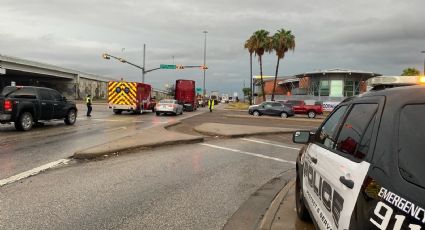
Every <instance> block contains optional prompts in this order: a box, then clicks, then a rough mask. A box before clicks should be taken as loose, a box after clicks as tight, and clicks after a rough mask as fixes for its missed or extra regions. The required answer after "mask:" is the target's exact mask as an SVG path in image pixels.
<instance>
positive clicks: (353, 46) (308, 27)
mask: <svg viewBox="0 0 425 230" xmlns="http://www.w3.org/2000/svg"><path fill="white" fill-rule="evenodd" d="M424 8H425V2H424V1H423V0H409V1H397V0H377V1H366V0H361V1H341V0H327V1H314V0H306V1H288V0H285V1H284V0H282V1H277V0H262V1H259V0H244V1H229V0H215V1H207V0H178V1H177V0H162V1H145V0H143V1H142V0H125V1H115V0H103V1H98V0H74V1H65V0H49V1H47V0H43V1H40V0H28V1H23V0H2V7H1V8H0V53H2V54H6V55H12V56H17V57H21V58H27V59H34V60H37V61H42V62H48V63H51V64H56V65H60V66H64V67H70V68H75V69H79V70H82V71H86V72H91V73H95V74H99V75H106V76H111V77H125V78H126V79H128V80H138V79H140V75H141V74H140V71H139V70H138V69H135V68H132V67H131V66H128V65H123V64H121V63H118V62H114V61H112V60H111V61H105V60H103V59H101V58H100V55H101V53H103V52H110V53H111V54H115V55H117V56H123V57H125V58H126V59H128V60H131V61H134V62H135V63H139V64H140V63H141V60H142V46H143V43H146V44H147V66H148V68H153V67H157V66H158V65H159V64H169V63H171V62H172V56H174V57H175V58H174V60H175V62H176V63H178V64H186V65H197V64H201V63H202V62H203V38H204V37H203V36H204V34H203V33H202V31H203V30H208V32H209V33H208V37H207V63H208V66H209V70H208V71H207V88H209V89H218V90H220V91H222V92H228V93H230V92H232V91H240V88H241V87H242V85H243V82H244V80H245V81H246V84H247V82H248V81H249V59H248V57H249V56H248V53H247V52H246V50H244V49H243V42H244V41H245V40H246V39H247V38H248V37H249V36H250V35H251V34H252V32H254V31H255V30H257V29H267V30H269V31H270V32H271V33H274V32H275V31H276V30H277V29H280V28H285V29H291V30H292V31H293V33H294V34H295V36H296V42H297V47H296V50H295V52H294V53H288V54H287V55H286V57H285V59H284V61H283V62H282V66H281V68H280V75H291V74H296V73H300V72H306V71H311V70H315V69H326V68H335V67H342V68H353V69H362V70H367V71H375V72H379V73H383V74H400V72H401V70H402V69H403V68H405V67H409V66H412V67H416V68H419V69H422V61H423V55H422V54H420V51H421V50H424V49H425V44H424V43H425V42H424V38H425V30H423V23H424V19H423V16H422V15H423V12H422V11H423V9H424ZM122 48H125V50H124V51H122ZM275 62H276V57H275V55H274V54H268V55H266V56H265V57H264V74H266V75H273V74H274V66H275ZM257 63H258V62H257V60H255V61H254V64H255V65H254V74H258V73H259V70H258V64H257ZM177 78H188V79H195V80H197V83H198V85H201V84H202V80H201V79H202V71H200V70H199V69H191V70H184V71H165V70H162V71H156V72H152V73H149V74H148V75H147V80H148V81H149V82H151V83H152V84H153V85H154V86H155V87H158V88H163V86H164V85H165V84H170V83H172V82H174V81H175V80H176V79H177Z"/></svg>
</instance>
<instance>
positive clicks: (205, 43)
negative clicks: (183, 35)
mask: <svg viewBox="0 0 425 230" xmlns="http://www.w3.org/2000/svg"><path fill="white" fill-rule="evenodd" d="M203 33H204V34H205V39H204V66H206V62H207V33H208V31H206V30H205V31H204V32H203ZM205 71H206V69H204V91H203V92H204V95H202V96H203V97H205V95H206V94H207V91H206V89H205Z"/></svg>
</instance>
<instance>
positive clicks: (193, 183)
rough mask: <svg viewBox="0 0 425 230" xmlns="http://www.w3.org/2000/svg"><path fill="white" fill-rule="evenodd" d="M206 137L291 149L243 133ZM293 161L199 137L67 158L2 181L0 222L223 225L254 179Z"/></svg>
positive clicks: (272, 151) (20, 225)
mask: <svg viewBox="0 0 425 230" xmlns="http://www.w3.org/2000/svg"><path fill="white" fill-rule="evenodd" d="M206 143H207V144H209V145H211V146H220V147H225V148H228V149H236V150H241V151H243V152H248V153H256V154H262V155H264V156H270V157H274V158H279V159H285V160H287V161H295V159H296V155H297V151H295V150H290V149H285V148H281V147H276V146H271V145H263V146H261V145H258V144H257V143H254V142H251V141H246V140H243V139H228V140H210V141H208V142H206ZM291 146H294V145H291ZM294 147H295V146H294ZM294 168H295V165H294V164H292V163H286V162H280V161H276V160H272V159H268V158H262V157H258V156H253V155H247V154H244V153H238V152H233V151H227V150H223V149H217V148H214V147H210V146H205V145H202V144H191V145H182V146H174V147H164V148H159V149H153V150H149V151H144V152H139V153H135V154H131V155H130V154H129V155H122V156H116V157H112V158H109V159H107V160H102V161H90V162H73V163H71V164H69V165H66V166H62V167H60V168H57V169H54V170H49V171H47V172H45V173H42V174H39V175H37V176H34V177H30V178H27V179H25V180H22V181H20V182H18V183H13V184H10V185H6V186H4V187H2V188H0V200H1V203H0V205H1V207H2V208H1V209H0V229H221V228H222V227H223V226H224V225H225V223H226V222H227V220H228V219H229V218H230V217H231V216H232V214H233V213H234V212H236V211H237V209H238V208H239V206H240V205H242V204H243V203H244V201H246V200H247V199H248V197H249V196H250V195H251V194H252V193H254V192H255V191H256V190H257V189H258V188H259V187H261V186H262V185H263V184H265V183H266V182H267V181H269V180H270V179H272V178H274V177H276V176H278V175H280V174H281V173H283V172H285V171H288V170H294ZM287 179H288V180H289V179H290V178H287Z"/></svg>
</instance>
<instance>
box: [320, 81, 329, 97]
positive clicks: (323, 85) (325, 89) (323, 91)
mask: <svg viewBox="0 0 425 230" xmlns="http://www.w3.org/2000/svg"><path fill="white" fill-rule="evenodd" d="M320 96H329V81H328V80H321V81H320Z"/></svg>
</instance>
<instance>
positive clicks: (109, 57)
mask: <svg viewBox="0 0 425 230" xmlns="http://www.w3.org/2000/svg"><path fill="white" fill-rule="evenodd" d="M102 58H103V59H105V60H110V59H111V58H113V59H115V60H118V61H119V62H122V63H126V64H129V65H131V66H134V67H136V68H138V69H141V70H142V83H145V74H147V73H149V72H152V71H154V70H158V69H160V68H153V69H150V70H146V69H145V67H144V65H145V62H144V61H143V67H142V66H139V65H136V64H134V63H131V62H129V61H127V60H125V59H124V58H121V57H116V56H114V55H111V54H108V53H103V54H102ZM143 59H144V58H143Z"/></svg>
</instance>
